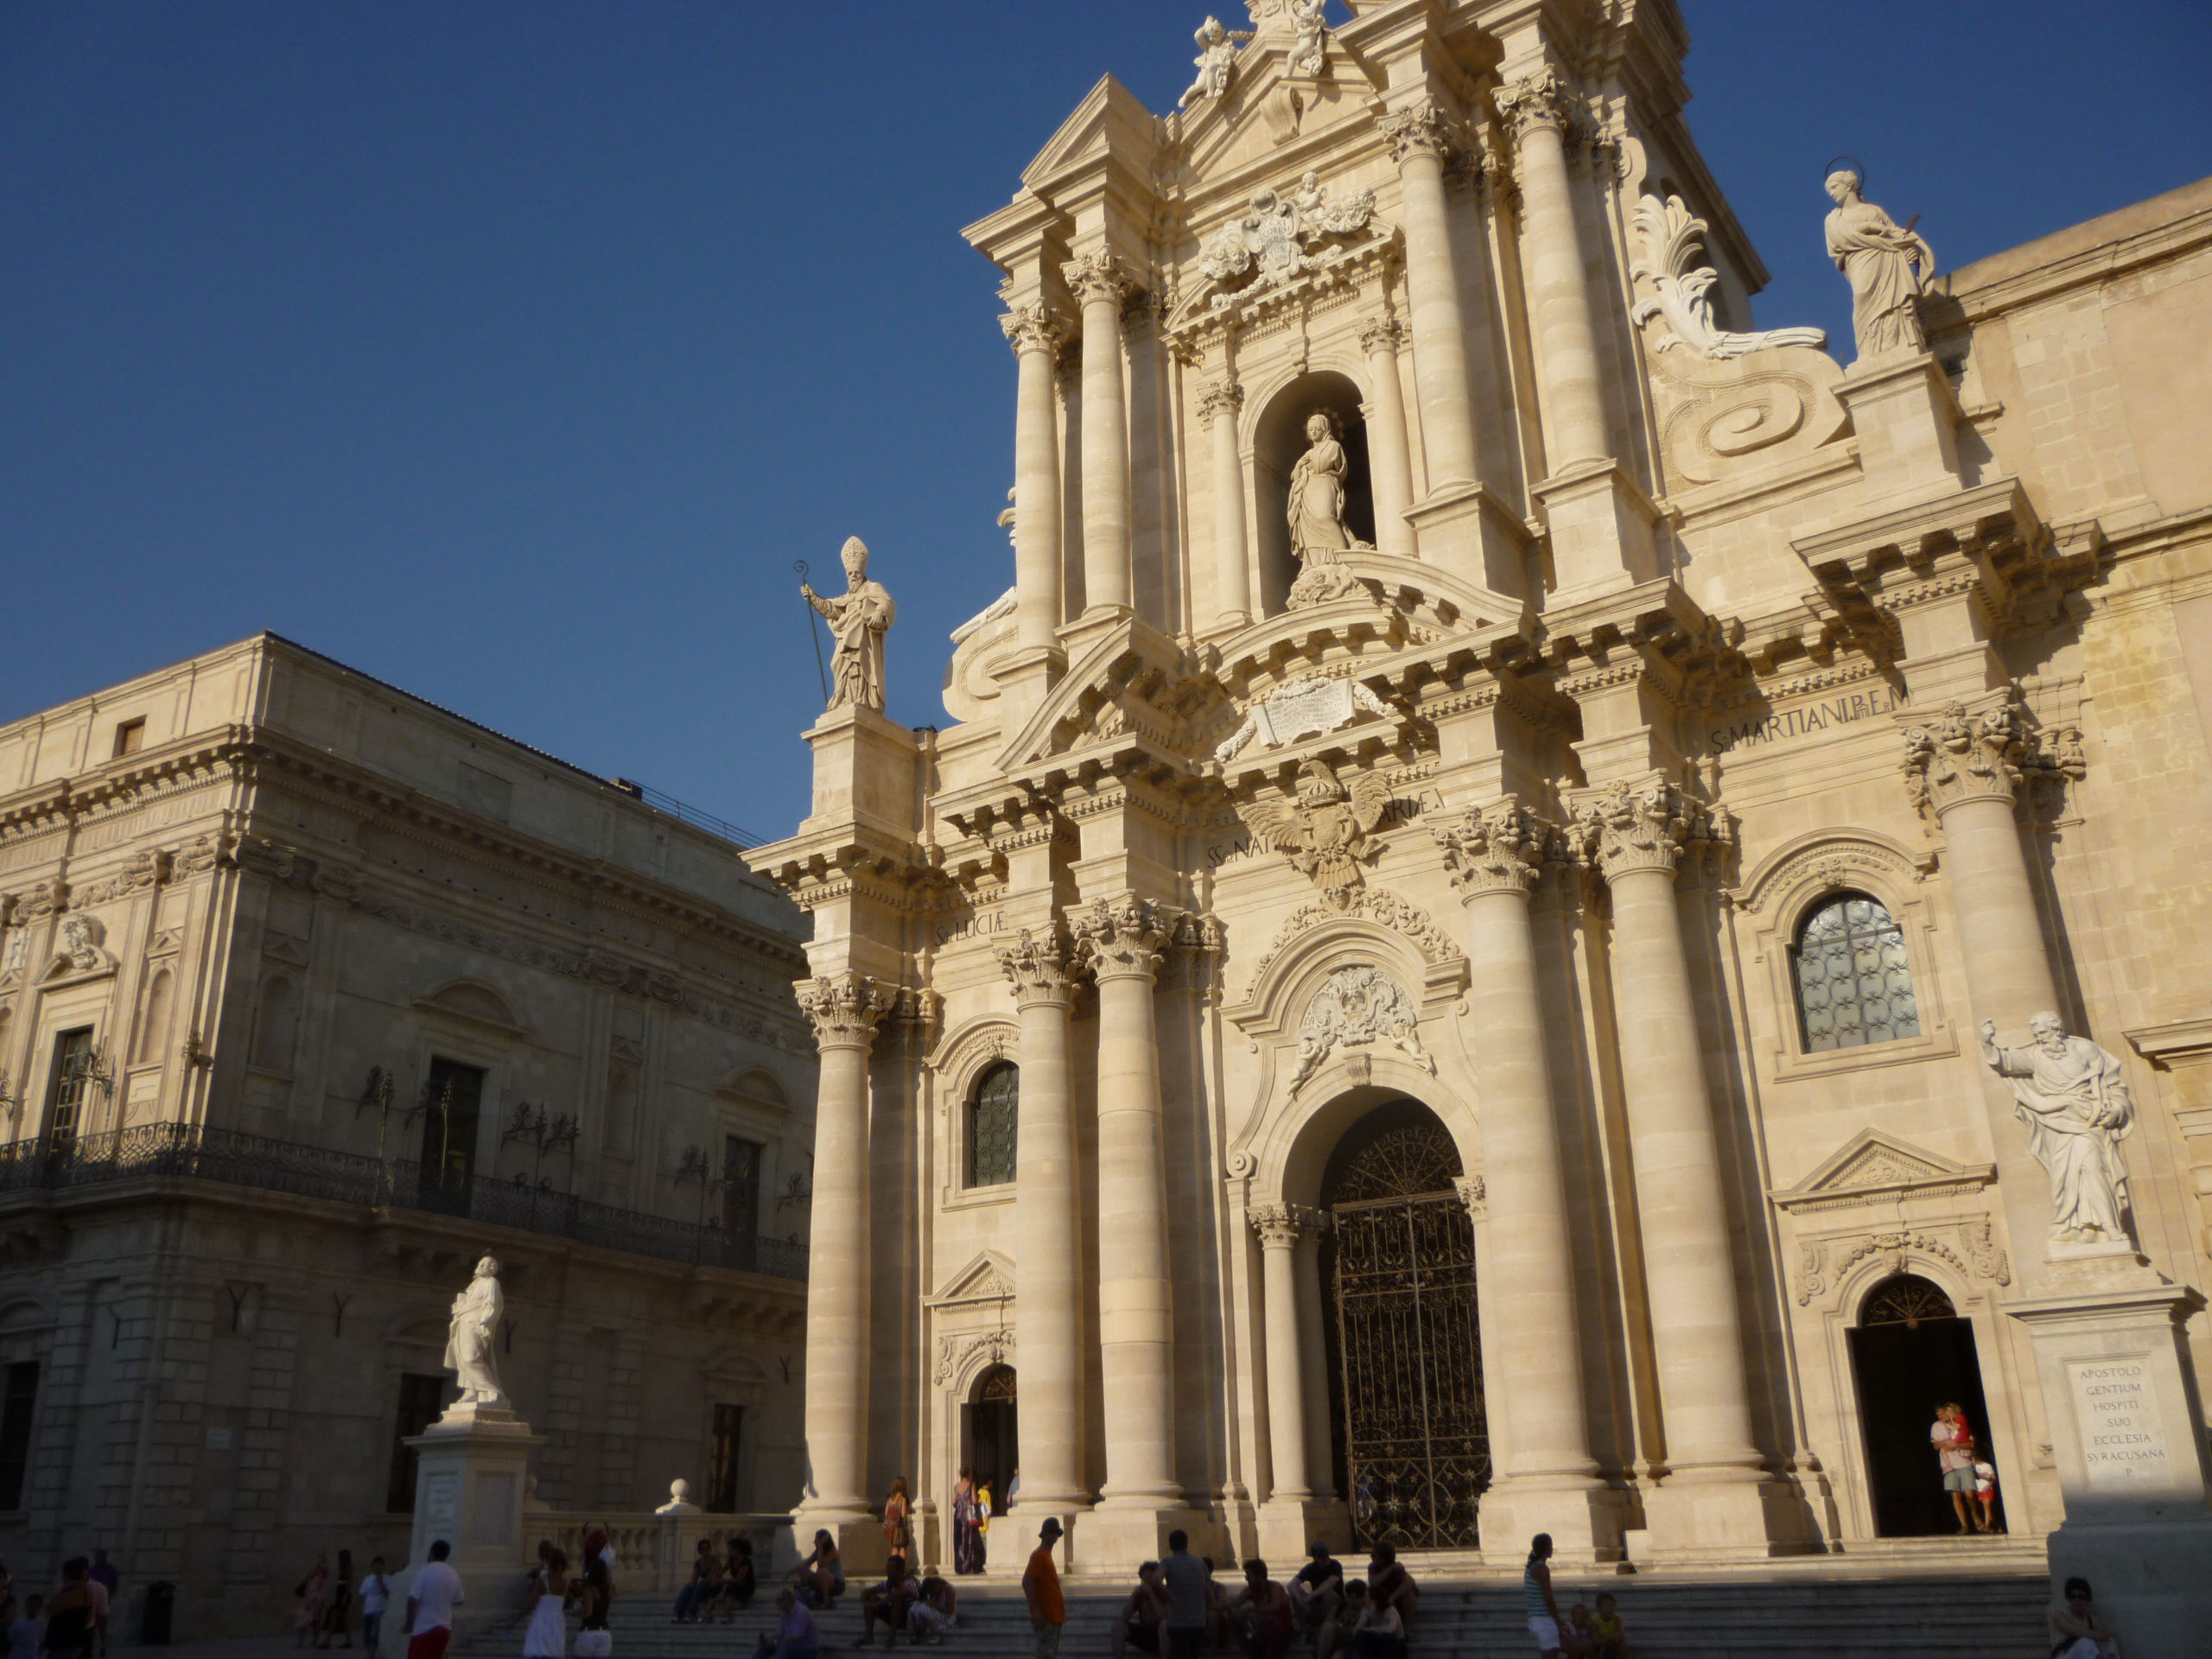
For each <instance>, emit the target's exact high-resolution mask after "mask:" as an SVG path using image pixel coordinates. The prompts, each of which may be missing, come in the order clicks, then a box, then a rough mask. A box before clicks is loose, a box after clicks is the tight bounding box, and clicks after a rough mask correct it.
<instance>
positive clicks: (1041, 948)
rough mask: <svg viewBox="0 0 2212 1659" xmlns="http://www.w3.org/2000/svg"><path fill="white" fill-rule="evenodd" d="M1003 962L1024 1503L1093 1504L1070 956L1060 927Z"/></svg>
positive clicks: (1031, 939) (1029, 938) (1028, 936)
mask: <svg viewBox="0 0 2212 1659" xmlns="http://www.w3.org/2000/svg"><path fill="white" fill-rule="evenodd" d="M998 958H999V965H1000V966H1001V968H1003V969H1005V970H1006V976H1007V979H1008V981H1010V982H1012V984H1013V987H1014V1007H1015V1009H1016V1010H1017V1011H1018V1013H1019V1014H1020V1020H1021V1044H1020V1066H1021V1093H1020V1107H1019V1113H1020V1116H1019V1119H1018V1122H1017V1128H1016V1134H1015V1138H1014V1262H1015V1271H1016V1272H1017V1273H1018V1274H1020V1283H1019V1287H1018V1288H1019V1292H1020V1294H1019V1297H1018V1300H1016V1301H1015V1303H1014V1340H1015V1343H1016V1344H1017V1345H1018V1347H1019V1348H1020V1352H1021V1463H1022V1476H1021V1505H1022V1508H1023V1509H1024V1510H1033V1511H1035V1510H1053V1511H1061V1512H1065V1511H1068V1510H1077V1509H1083V1508H1085V1507H1087V1506H1088V1505H1089V1503H1090V1491H1089V1490H1088V1488H1087V1487H1086V1486H1085V1485H1084V1476H1083V1375H1084V1373H1083V1345H1084V1344H1083V1306H1084V1295H1083V1240H1082V1227H1081V1220H1080V1218H1081V1216H1082V1213H1083V1192H1082V1183H1081V1178H1080V1172H1079V1170H1078V1168H1077V1155H1078V1154H1077V1135H1076V1123H1075V1101H1074V1093H1073V1090H1072V1089H1071V1086H1070V1082H1069V1071H1068V1009H1069V1007H1070V1005H1071V1003H1072V1002H1073V1001H1074V999H1075V982H1076V969H1075V964H1074V961H1073V952H1072V951H1071V949H1070V947H1069V946H1068V944H1067V942H1066V941H1065V939H1064V938H1062V937H1061V936H1060V935H1059V933H1058V931H1031V930H1030V929H1028V928H1024V929H1023V930H1022V931H1021V936H1020V939H1019V940H1017V941H1016V942H1015V943H1014V944H1010V945H1004V946H1001V948H1000V950H999V952H998Z"/></svg>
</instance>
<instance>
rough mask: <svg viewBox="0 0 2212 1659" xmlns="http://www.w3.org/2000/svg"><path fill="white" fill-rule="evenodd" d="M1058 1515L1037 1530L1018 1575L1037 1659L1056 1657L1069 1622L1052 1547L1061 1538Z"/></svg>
mask: <svg viewBox="0 0 2212 1659" xmlns="http://www.w3.org/2000/svg"><path fill="white" fill-rule="evenodd" d="M1060 1532H1061V1527H1060V1517H1059V1516H1057V1515H1048V1516H1046V1517H1045V1524H1044V1525H1043V1526H1041V1527H1039V1528H1038V1529H1037V1548H1035V1549H1033V1550H1032V1551H1031V1552H1030V1554H1029V1565H1028V1567H1027V1568H1025V1569H1024V1570H1023V1572H1022V1574H1021V1593H1022V1594H1023V1595H1024V1596H1025V1597H1027V1599H1028V1601H1029V1628H1030V1629H1031V1630H1034V1631H1036V1632H1037V1659H1058V1654H1059V1651H1060V1630H1061V1628H1062V1627H1063V1626H1064V1625H1065V1624H1067V1622H1068V1605H1067V1602H1066V1600H1065V1598H1063V1597H1062V1596H1061V1594H1060V1569H1059V1568H1058V1566H1056V1565H1055V1564H1054V1562H1053V1560H1052V1550H1053V1548H1054V1547H1055V1546H1056V1545H1058V1543H1059V1541H1060Z"/></svg>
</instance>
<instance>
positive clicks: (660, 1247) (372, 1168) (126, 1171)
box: [0, 1123, 806, 1281]
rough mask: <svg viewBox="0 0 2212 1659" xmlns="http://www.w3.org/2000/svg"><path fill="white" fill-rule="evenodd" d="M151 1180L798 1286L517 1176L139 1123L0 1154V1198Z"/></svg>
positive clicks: (783, 1269) (711, 1235)
mask: <svg viewBox="0 0 2212 1659" xmlns="http://www.w3.org/2000/svg"><path fill="white" fill-rule="evenodd" d="M147 1176H176V1177H181V1178H183V1179H187V1180H196V1181H216V1182H220V1183H221V1184H223V1185H226V1186H244V1187H251V1188H254V1189H256V1190H257V1191H259V1192H288V1193H291V1194H293V1195H294V1196H296V1197H299V1198H327V1199H331V1200H333V1201H334V1202H337V1203H340V1204H358V1205H366V1206H369V1207H372V1208H375V1209H393V1210H419V1211H428V1212H430V1213H433V1214H436V1215H442V1216H452V1217H460V1218H464V1219H467V1220H469V1221H476V1222H483V1223H485V1224H488V1225H491V1226H494V1227H512V1228H517V1229H519V1230H522V1231H524V1232H530V1233H545V1234H549V1235H550V1236H554V1237H556V1238H568V1239H574V1240H575V1242H576V1243H579V1244H591V1245H596V1246H597V1247H599V1248H600V1249H608V1250H627V1251H629V1252H631V1253H632V1255H650V1256H655V1257H658V1259H660V1260H662V1261H664V1262H691V1263H693V1264H695V1265H697V1266H701V1267H712V1268H734V1269H736V1270H738V1271H739V1272H742V1273H760V1274H767V1275H768V1276H769V1277H771V1278H775V1279H797V1280H802V1281H803V1280H804V1279H805V1277H806V1246H805V1245H804V1244H799V1243H793V1242H791V1241H790V1240H787V1239H781V1238H731V1237H729V1236H728V1235H726V1234H725V1233H724V1232H723V1230H721V1228H719V1227H715V1226H709V1225H702V1224H700V1223H697V1222H690V1221H676V1220H671V1219H670V1218H669V1217H664V1216H654V1215H648V1214H646V1213H645V1212H644V1211H638V1210H618V1209H616V1208H614V1207H613V1205H605V1204H594V1203H592V1202H591V1201H590V1200H589V1199H588V1198H577V1197H576V1196H575V1195H574V1194H573V1193H569V1192H556V1191H554V1190H553V1189H552V1188H551V1187H550V1186H532V1185H529V1184H528V1183H527V1182H525V1181H524V1180H523V1179H521V1178H520V1177H519V1176H518V1177H516V1178H515V1179H512V1180H504V1181H503V1180H498V1179H493V1178H492V1177H489V1176H481V1175H479V1176H461V1175H456V1174H454V1173H451V1172H449V1171H441V1170H440V1169H439V1168H438V1166H436V1165H435V1164H432V1165H423V1164H417V1163H413V1162H409V1161H405V1160H399V1159H377V1158H371V1157H366V1156H365V1155H363V1154H359V1153H352V1152H334V1151H332V1150H330V1149H328V1148H327V1147H309V1146H302V1145H301V1144H300V1143H298V1142H297V1141H273V1140H270V1138H268V1137H267V1136H265V1135H245V1134H242V1133H240V1132H239V1131H238V1130H236V1129H217V1128H205V1127H202V1126H200V1125H199V1124H194V1123H142V1124H140V1125H138V1126H137V1128H128V1129H117V1130H113V1131H111V1132H110V1133H108V1134H105V1135H43V1136H40V1137H38V1138H36V1139H33V1140H28V1141H9V1142H5V1143H0V1195H4V1194H7V1193H10V1192H32V1191H45V1192H54V1191H62V1190H68V1189H73V1188H77V1187H86V1186H99V1185H105V1184H107V1183H110V1182H114V1181H124V1180H135V1179H140V1178H142V1177H147Z"/></svg>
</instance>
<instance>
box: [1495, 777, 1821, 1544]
mask: <svg viewBox="0 0 2212 1659" xmlns="http://www.w3.org/2000/svg"><path fill="white" fill-rule="evenodd" d="M1690 810H1693V809H1691V808H1689V807H1688V805H1687V804H1686V803H1685V802H1684V801H1683V800H1682V798H1681V795H1680V794H1679V793H1678V792H1677V791H1675V789H1674V788H1673V787H1672V786H1671V785H1667V784H1663V783H1655V784H1653V785H1650V786H1649V787H1648V788H1647V789H1645V790H1644V791H1642V792H1641V793H1637V794H1632V793H1631V792H1630V791H1629V789H1628V787H1627V786H1626V785H1618V786H1617V787H1616V788H1615V789H1614V790H1613V791H1611V793H1610V794H1608V795H1606V796H1604V797H1602V798H1599V799H1598V800H1596V801H1593V802H1592V803H1591V804H1588V805H1586V807H1585V808H1584V809H1583V810H1582V812H1581V814H1580V816H1579V817H1578V820H1577V829H1578V830H1579V832H1580V835H1581V836H1582V837H1583V840H1584V844H1585V846H1586V849H1588V851H1589V854H1590V855H1591V856H1592V858H1593V859H1594V860H1595V861H1596V863H1597V865H1598V867H1599V869H1600V870H1601V871H1602V872H1603V874H1604V875H1605V881H1606V884H1607V886H1608V887H1610V888H1611V894H1612V910H1613V952H1612V969H1613V1002H1614V1009H1615V1016H1616V1020H1617V1023H1618V1033H1619V1040H1620V1059H1621V1077H1622V1083H1623V1087H1624V1093H1625V1094H1626V1096H1627V1104H1628V1127H1629V1143H1630V1154H1631V1156H1632V1157H1633V1159H1634V1161H1635V1179H1636V1204H1637V1216H1638V1219H1639V1223H1640V1225H1641V1228H1642V1232H1643V1259H1644V1261H1645V1262H1647V1263H1648V1264H1649V1269H1650V1272H1649V1298H1650V1310H1651V1341H1652V1348H1653V1351H1654V1358H1655V1361H1656V1369H1657V1371H1658V1377H1659V1396H1660V1411H1661V1417H1662V1423H1663V1428H1664V1433H1665V1437H1666V1452H1667V1464H1668V1466H1669V1475H1668V1477H1667V1478H1666V1479H1665V1480H1664V1481H1663V1482H1662V1483H1661V1484H1659V1485H1658V1486H1657V1487H1656V1488H1655V1489H1653V1491H1651V1492H1650V1493H1649V1495H1648V1496H1647V1498H1646V1501H1645V1514H1646V1516H1647V1518H1648V1519H1649V1522H1650V1526H1651V1531H1652V1534H1653V1541H1654V1544H1655V1545H1656V1547H1657V1548H1660V1549H1662V1551H1663V1550H1677V1551H1684V1552H1694V1551H1696V1550H1698V1549H1699V1548H1745V1547H1749V1546H1758V1545H1763V1544H1765V1543H1767V1542H1769V1541H1770V1531H1769V1527H1768V1524H1767V1522H1766V1521H1765V1518H1764V1507H1765V1504H1766V1500H1767V1497H1768V1496H1769V1495H1768V1494H1767V1493H1766V1492H1765V1491H1764V1490H1763V1486H1762V1483H1763V1482H1764V1475H1763V1473H1762V1471H1761V1469H1760V1459H1759V1453H1758V1448H1757V1446H1755V1445H1754V1444H1753V1442H1752V1439H1751V1404H1750V1398H1749V1389H1748V1387H1747V1385H1746V1383H1745V1374H1744V1343H1743V1331H1742V1320H1741V1316H1740V1314H1739V1313H1738V1309H1737V1306H1736V1275H1735V1271H1734V1267H1733V1255H1732V1250H1731V1248H1730V1244H1729V1226H1728V1212H1727V1207H1726V1198H1725V1197H1724V1194H1723V1192H1722V1188H1721V1181H1720V1147H1719V1138H1718V1136H1717V1135H1716V1134H1715V1133H1714V1129H1713V1103H1712V1099H1711V1096H1709V1095H1708V1093H1707V1089H1706V1078H1705V1059H1704V1055H1703V1053H1702V1052H1701V1045H1700V1042H1699V1040H1698V1028H1697V1008H1696V1005H1695V1004H1694V1001H1692V999H1691V995H1690V967H1689V960H1688V953H1687V951H1686V950H1684V948H1683V944H1682V934H1681V918H1680V916H1679V914H1678V912H1676V910H1675V863H1676V861H1677V860H1679V859H1680V857H1681V852H1682V848H1683V844H1684V842H1685V841H1686V840H1687V839H1688V830H1689V829H1690V827H1691V826H1690V824H1689V822H1688V817H1687V814H1688V812H1689V811H1690ZM1492 1167H1493V1169H1495V1168H1496V1164H1495V1163H1493V1165H1492ZM1493 1179H1495V1177H1493ZM1514 1408H1515V1410H1516V1413H1517V1412H1518V1411H1519V1410H1520V1402H1519V1401H1518V1400H1517V1399H1516V1401H1515V1402H1514ZM1777 1508H1779V1506H1777ZM1777 1518H1778V1519H1779V1517H1777Z"/></svg>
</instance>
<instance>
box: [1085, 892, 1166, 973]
mask: <svg viewBox="0 0 2212 1659" xmlns="http://www.w3.org/2000/svg"><path fill="white" fill-rule="evenodd" d="M1073 925H1074V928H1075V932H1076V939H1077V945H1078V947H1079V948H1080V949H1081V950H1082V952H1083V959H1084V961H1085V962H1086V963H1089V964H1090V970H1091V972H1092V973H1094V974H1096V976H1098V977H1099V978H1100V979H1102V980H1103V979H1128V978H1144V979H1150V978H1151V977H1152V976H1154V974H1155V973H1157V972H1158V971H1159V969H1160V951H1161V950H1163V949H1164V948H1165V947H1166V944H1167V942H1168V940H1169V938H1171V937H1173V932H1174V925H1175V916H1174V912H1172V911H1162V910H1160V908H1159V907H1158V906H1155V905H1153V904H1152V903H1150V902H1149V901H1147V900H1146V899H1138V898H1135V897H1126V898H1122V899H1112V900H1108V899H1100V900H1099V901H1098V903H1097V904H1096V905H1094V906H1092V907H1091V908H1090V910H1089V911H1087V912H1084V914H1083V915H1082V916H1081V917H1079V918H1077V920H1076V921H1075V923H1074V924H1073Z"/></svg>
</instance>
